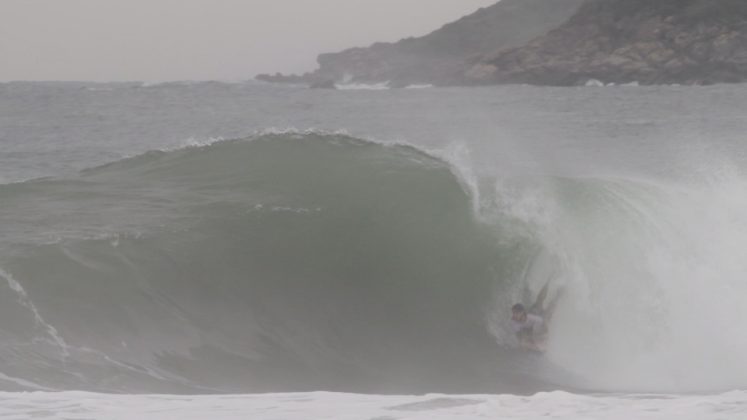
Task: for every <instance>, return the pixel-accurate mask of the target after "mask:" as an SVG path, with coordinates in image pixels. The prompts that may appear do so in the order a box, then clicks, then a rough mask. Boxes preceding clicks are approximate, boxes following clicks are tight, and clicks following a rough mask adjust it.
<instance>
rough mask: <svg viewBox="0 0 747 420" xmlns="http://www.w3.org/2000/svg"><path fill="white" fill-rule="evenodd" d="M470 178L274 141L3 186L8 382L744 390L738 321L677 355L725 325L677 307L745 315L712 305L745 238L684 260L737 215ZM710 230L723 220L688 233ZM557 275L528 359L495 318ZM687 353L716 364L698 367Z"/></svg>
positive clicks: (738, 284) (364, 152)
mask: <svg viewBox="0 0 747 420" xmlns="http://www.w3.org/2000/svg"><path fill="white" fill-rule="evenodd" d="M460 173H463V171H461V170H460V169H459V168H456V167H455V166H454V165H452V164H451V163H449V162H447V161H446V160H444V159H441V158H437V157H434V156H433V155H432V154H429V153H426V152H424V151H422V150H419V149H417V148H415V147H412V146H406V145H383V144H379V143H375V142H370V141H364V140H360V139H356V138H352V137H349V136H345V135H333V134H321V133H305V134H293V133H277V134H264V135H260V136H258V137H255V138H251V139H245V140H232V141H221V142H216V143H213V144H209V145H205V146H199V147H189V148H184V149H179V150H171V151H154V152H149V153H146V154H143V155H140V156H136V157H133V158H130V159H125V160H122V161H118V162H114V163H111V164H108V165H104V166H101V167H97V168H92V169H88V170H85V171H82V172H81V173H80V174H79V175H78V176H76V177H67V178H60V179H41V180H35V181H30V182H25V183H20V184H12V185H2V186H0V202H2V209H3V218H4V220H3V223H2V226H1V227H0V237H1V238H3V239H2V242H1V243H0V267H1V269H0V278H1V280H3V281H4V284H6V285H7V289H6V290H5V292H3V293H2V294H0V319H2V322H1V323H0V342H1V343H2V347H0V372H2V375H1V376H0V386H3V387H4V388H5V389H9V390H12V389H29V388H39V389H71V388H78V389H90V390H98V391H143V392H211V391H213V392H228V391H242V392H264V391H304V390H319V389H324V390H339V391H357V392H377V393H382V392H428V391H441V392H531V391H536V390H541V389H554V388H558V387H561V388H566V389H574V388H578V387H608V388H614V387H621V386H625V387H637V388H643V387H645V385H642V384H641V383H640V382H635V381H636V380H639V379H638V378H641V377H643V376H641V375H638V376H635V377H633V374H632V372H636V373H640V372H641V371H643V370H646V371H647V372H650V375H648V376H646V377H645V378H646V380H647V381H649V382H647V384H649V385H650V386H651V387H660V388H667V389H696V388H698V387H713V388H718V387H726V386H731V385H735V384H737V385H739V384H742V385H743V384H744V383H745V382H746V381H745V378H746V377H747V375H746V374H745V372H739V371H734V369H729V366H734V364H735V363H737V362H740V361H743V359H740V358H743V357H744V356H743V355H744V354H745V352H742V353H741V356H740V355H733V353H731V351H732V350H733V349H735V348H738V349H740V348H741V349H743V350H745V349H747V343H745V340H744V339H743V338H741V337H742V336H740V335H739V331H738V330H736V329H733V330H729V332H730V333H733V334H734V335H730V338H728V339H727V340H731V342H723V340H722V341H721V342H719V341H718V340H721V338H719V337H721V336H720V335H719V336H716V335H713V334H711V335H710V336H709V338H711V339H712V341H711V342H710V344H711V348H710V349H701V348H698V349H695V348H692V347H690V348H685V347H687V346H688V343H689V341H688V340H695V341H697V340H699V339H701V338H704V336H707V335H708V334H710V333H709V331H711V332H712V328H709V326H708V325H707V323H705V322H703V321H700V320H699V319H698V317H697V316H695V315H692V316H691V314H689V312H688V307H687V304H686V302H687V299H699V302H700V304H701V305H702V306H703V307H705V309H706V310H717V311H720V314H721V315H723V316H726V317H727V319H729V318H728V317H734V316H741V315H743V314H742V312H740V311H742V309H740V308H741V306H740V305H739V304H738V302H737V300H736V299H733V300H731V299H730V296H734V295H724V294H723V293H727V291H731V292H734V291H739V290H741V291H744V282H743V281H741V280H740V279H739V277H738V276H739V275H740V274H741V273H742V272H743V271H740V270H742V269H743V268H747V267H744V266H743V264H744V263H743V261H747V258H744V257H745V255H742V254H743V253H744V252H747V251H742V250H743V249H747V247H742V248H740V250H736V249H732V250H731V251H729V252H728V253H727V248H726V245H724V247H723V249H722V248H719V246H718V245H715V244H714V243H713V242H711V243H710V244H709V245H708V246H707V247H706V246H705V245H703V247H702V249H701V248H697V247H695V248H694V247H692V246H691V245H692V244H693V243H698V241H700V240H703V239H715V237H716V236H719V235H720V236H719V237H720V238H722V239H723V238H726V239H727V240H729V241H730V243H731V244H732V245H733V244H735V243H741V242H740V241H741V240H742V239H743V238H745V237H747V232H746V231H747V224H746V225H741V224H739V223H741V222H742V221H743V219H742V217H743V216H741V213H739V214H737V213H734V214H731V216H732V217H733V218H734V219H733V220H731V221H729V222H724V221H722V220H721V219H719V217H718V216H720V215H722V213H720V212H719V211H716V212H715V213H708V212H707V211H706V210H707V209H706V208H704V207H703V205H702V202H701V201H700V200H702V199H703V198H704V196H702V195H697V194H695V193H693V192H692V191H690V192H687V193H684V192H683V193H682V194H680V193H678V192H672V191H670V190H669V189H666V188H663V187H660V186H656V185H653V184H646V183H642V182H636V181H626V180H603V179H592V180H589V179H567V178H563V179H561V178H543V179H539V178H538V179H521V180H502V181H498V180H496V179H492V180H491V179H490V178H484V179H481V180H480V181H479V182H475V183H474V185H472V184H470V183H467V182H466V180H465V179H464V177H462V176H459V175H458V174H460ZM704 191H709V192H710V193H711V194H715V195H713V196H711V197H710V199H711V200H712V201H711V202H714V201H713V200H716V199H718V198H719V197H720V198H724V197H727V196H726V195H723V194H721V193H723V191H722V192H721V193H720V192H718V191H715V192H714V190H713V189H712V188H710V189H705V190H704ZM683 200H684V201H683ZM677 204H683V205H684V204H690V205H691V207H689V208H687V209H686V210H685V211H683V210H682V208H680V207H679V206H678V205H677ZM721 204H723V205H724V206H726V208H727V209H734V208H736V207H735V206H739V205H741V204H742V203H739V202H738V201H727V202H723V203H721ZM699 210H703V211H705V213H703V212H699ZM697 217H701V218H702V217H705V218H709V217H710V218H712V221H714V223H715V225H714V226H712V228H711V229H710V230H708V229H701V228H692V229H689V228H690V227H692V226H688V229H686V230H684V231H683V230H682V226H687V224H688V223H689V222H691V221H692V219H691V218H697ZM706 220H709V219H706ZM737 222H739V223H737ZM735 226H741V228H739V229H736V228H735ZM714 230H715V231H714ZM708 232H710V233H708ZM709 234H711V235H714V237H712V238H708V235H709ZM704 235H705V237H704ZM714 247H715V248H714ZM729 249H731V248H729ZM709 270H712V271H709ZM548 279H553V281H552V283H551V284H552V286H553V293H555V291H556V289H559V288H560V287H564V288H565V289H566V290H565V296H564V299H563V301H562V302H561V309H560V311H559V313H558V315H557V318H558V319H557V321H556V323H555V324H553V335H552V340H551V349H550V352H549V353H548V357H547V358H537V357H533V356H527V355H522V354H519V353H517V352H516V351H514V350H512V349H511V347H512V344H513V343H512V338H511V335H510V334H507V333H506V331H507V329H506V325H505V323H506V322H505V311H506V310H505V308H506V307H508V306H509V305H510V303H511V302H513V301H515V300H518V299H522V298H524V299H528V298H529V296H530V295H531V294H532V292H536V290H537V289H538V288H539V287H541V286H542V285H543V284H544V283H545V282H546V281H547V280H548ZM708 285H709V286H710V287H711V289H710V290H709V292H707V293H702V290H701V289H699V287H701V288H707V287H706V286H708ZM714 288H715V290H718V291H715V290H714ZM716 301H717V302H718V306H717V307H710V306H709V305H712V304H714V305H715V303H716ZM732 319H735V318H732ZM736 319H740V318H736ZM737 324H738V323H737ZM737 324H734V325H735V328H736V326H737ZM726 328H727V329H729V328H730V327H729V325H727V326H726ZM713 340H716V341H717V342H718V343H719V344H721V345H723V346H725V345H727V344H728V345H730V346H731V347H729V350H727V349H726V348H724V347H721V348H720V349H719V348H718V347H716V348H715V349H714V348H712V347H713V346H712V345H713ZM695 350H702V351H705V352H706V353H707V354H708V355H710V356H713V357H721V358H720V359H717V360H712V361H711V362H710V364H709V365H708V366H707V367H703V368H702V369H700V368H693V367H692V363H693V362H695V361H697V360H700V359H698V357H700V356H696V355H695V353H693V352H694V351H695ZM735 358H736V359H735ZM688 363H689V365H688ZM626 372H630V373H631V378H626V377H625V373H626ZM579 377H583V378H584V379H583V380H581V379H579ZM651 384H653V385H651Z"/></svg>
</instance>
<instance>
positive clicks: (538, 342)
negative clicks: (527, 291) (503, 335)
mask: <svg viewBox="0 0 747 420" xmlns="http://www.w3.org/2000/svg"><path fill="white" fill-rule="evenodd" d="M549 287H550V281H548V282H547V284H545V287H543V288H542V290H540V292H539V294H538V295H537V299H536V300H535V302H534V304H533V305H532V306H531V307H530V308H529V310H527V309H526V308H525V307H524V305H522V304H521V303H517V304H515V305H514V306H513V307H511V329H512V330H513V331H514V333H516V338H518V340H519V346H520V347H521V348H523V349H526V350H530V351H536V352H540V353H544V352H545V350H546V349H545V346H546V344H547V335H548V332H549V330H548V325H549V323H550V320H551V319H552V314H553V312H554V311H555V307H556V306H557V304H558V300H559V299H560V296H561V292H560V291H559V292H558V293H557V295H556V296H555V298H554V299H553V300H552V301H551V302H550V304H549V305H548V306H547V308H545V307H544V304H545V299H547V291H548V289H549Z"/></svg>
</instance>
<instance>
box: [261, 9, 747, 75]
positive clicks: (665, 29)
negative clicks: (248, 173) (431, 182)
mask: <svg viewBox="0 0 747 420" xmlns="http://www.w3.org/2000/svg"><path fill="white" fill-rule="evenodd" d="M318 61H319V69H317V70H316V71H314V72H311V73H307V74H304V75H301V76H297V75H291V76H285V75H281V74H277V75H274V76H270V75H261V76H258V79H260V80H265V81H270V82H286V83H287V82H290V83H305V84H308V85H311V86H315V87H334V86H335V84H336V83H346V82H349V83H370V84H375V83H382V82H389V83H390V86H393V87H399V86H407V85H411V84H432V85H441V86H448V85H492V84H533V85H552V86H575V85H583V84H587V83H589V82H590V81H592V82H594V83H598V84H627V83H638V84H642V85H654V84H684V85H705V84H714V83H737V82H745V81H747V0H502V1H500V2H498V3H497V4H495V5H493V6H490V7H487V8H484V9H480V10H479V11H477V12H476V13H474V14H472V15H469V16H466V17H464V18H462V19H460V20H458V21H456V22H453V23H450V24H448V25H445V26H444V27H443V28H441V29H439V30H437V31H435V32H433V33H431V34H429V35H426V36H424V37H420V38H408V39H404V40H401V41H399V42H397V43H393V44H385V43H379V44H374V45H372V46H371V47H368V48H352V49H349V50H346V51H343V52H340V53H334V54H322V55H320V56H319V59H318Z"/></svg>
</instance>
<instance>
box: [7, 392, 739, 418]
mask: <svg viewBox="0 0 747 420" xmlns="http://www.w3.org/2000/svg"><path fill="white" fill-rule="evenodd" d="M0 418H4V419H15V420H21V419H39V418H55V419H75V420H89V419H90V420H94V419H95V420H130V419H138V420H161V419H180V420H202V419H206V418H209V419H212V420H234V419H235V420H245V419H257V420H296V419H298V420H302V419H303V420H306V419H323V418H324V419H337V420H421V419H422V420H426V419H427V420H469V419H522V420H539V419H574V420H628V419H639V420H647V419H656V420H669V419H672V420H675V419H676V420H717V419H719V420H721V419H728V420H731V419H734V420H739V419H744V418H747V392H743V391H740V392H737V391H735V392H730V393H726V394H721V395H703V396H670V395H619V396H585V395H576V394H569V393H565V392H552V393H540V394H536V395H534V396H531V397H521V396H514V395H468V396H451V395H435V394H434V395H423V396H380V395H359V394H338V393H325V392H316V393H303V394H255V395H214V396H173V395H109V394H91V393H83V392H62V393H47V392H35V393H2V394H0Z"/></svg>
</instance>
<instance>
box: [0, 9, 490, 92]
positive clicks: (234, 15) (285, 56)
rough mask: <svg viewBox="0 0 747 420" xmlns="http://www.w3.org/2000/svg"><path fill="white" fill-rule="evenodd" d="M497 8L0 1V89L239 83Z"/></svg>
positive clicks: (306, 67) (308, 66) (302, 68)
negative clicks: (91, 83)
mask: <svg viewBox="0 0 747 420" xmlns="http://www.w3.org/2000/svg"><path fill="white" fill-rule="evenodd" d="M496 1H497V0H0V81H8V80H96V81H106V80H146V81H163V80H185V79H191V80H208V79H209V80H241V79H249V78H252V77H254V76H255V75H256V74H257V73H260V72H275V71H281V72H303V71H307V70H312V69H313V68H315V67H316V55H317V54H318V53H320V52H329V51H336V50H339V49H343V48H347V47H351V46H359V45H368V44H371V43H372V42H375V41H394V40H397V39H399V38H402V37H405V36H411V35H423V34H425V33H428V32H430V31H432V30H434V29H437V28H438V27H440V26H441V25H443V24H444V23H446V22H449V21H452V20H455V19H457V18H459V17H461V16H463V15H465V14H468V13H471V12H473V11H474V10H476V9H478V8H479V7H483V6H488V5H490V4H493V3H495V2H496Z"/></svg>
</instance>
